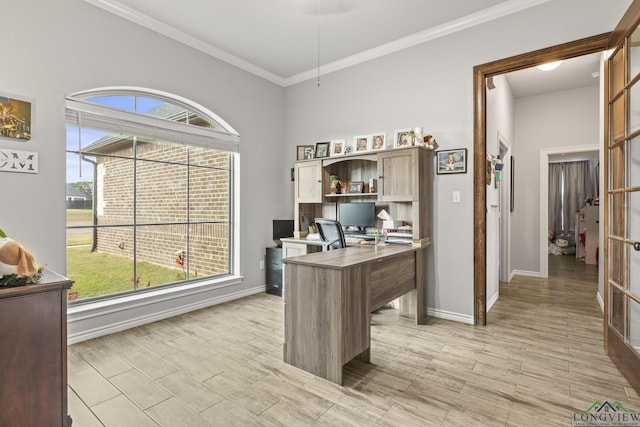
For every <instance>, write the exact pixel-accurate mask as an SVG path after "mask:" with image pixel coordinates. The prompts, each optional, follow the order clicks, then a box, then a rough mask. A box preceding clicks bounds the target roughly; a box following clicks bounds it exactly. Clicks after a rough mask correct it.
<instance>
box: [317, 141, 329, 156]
mask: <svg viewBox="0 0 640 427" xmlns="http://www.w3.org/2000/svg"><path fill="white" fill-rule="evenodd" d="M329 145H330V143H329V141H327V142H316V151H315V155H314V158H315V159H321V158H323V157H329Z"/></svg>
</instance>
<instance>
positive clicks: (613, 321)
mask: <svg viewBox="0 0 640 427" xmlns="http://www.w3.org/2000/svg"><path fill="white" fill-rule="evenodd" d="M609 289H610V290H611V291H610V292H611V293H610V294H609V324H610V325H611V326H612V327H613V329H615V330H616V331H617V332H618V333H619V334H620V336H622V337H624V323H625V322H624V303H625V298H626V297H625V295H624V294H623V293H622V292H621V291H620V290H618V288H616V287H615V286H609Z"/></svg>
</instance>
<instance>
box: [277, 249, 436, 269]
mask: <svg viewBox="0 0 640 427" xmlns="http://www.w3.org/2000/svg"><path fill="white" fill-rule="evenodd" d="M420 249H423V247H420V246H408V245H384V246H382V245H362V246H350V247H348V248H344V249H334V250H332V251H329V252H315V253H311V254H307V255H302V256H296V257H290V258H284V259H283V260H282V262H283V263H286V264H298V265H308V266H322V267H324V268H331V269H343V268H346V267H351V266H354V265H358V264H364V263H367V262H371V261H375V260H378V259H382V258H386V257H389V256H393V255H397V254H402V253H405V252H406V253H407V254H408V253H409V252H413V251H417V250H420Z"/></svg>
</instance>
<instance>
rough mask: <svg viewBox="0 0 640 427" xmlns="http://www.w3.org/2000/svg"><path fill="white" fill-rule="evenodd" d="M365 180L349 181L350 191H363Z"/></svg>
mask: <svg viewBox="0 0 640 427" xmlns="http://www.w3.org/2000/svg"><path fill="white" fill-rule="evenodd" d="M363 188H364V181H352V182H350V183H349V193H362V189H363Z"/></svg>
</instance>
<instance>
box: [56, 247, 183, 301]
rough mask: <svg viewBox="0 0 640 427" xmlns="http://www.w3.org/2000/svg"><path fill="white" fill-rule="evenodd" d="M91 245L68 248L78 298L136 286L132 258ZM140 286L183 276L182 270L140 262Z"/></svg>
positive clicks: (128, 289) (68, 274) (138, 270)
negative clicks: (100, 250)
mask: <svg viewBox="0 0 640 427" xmlns="http://www.w3.org/2000/svg"><path fill="white" fill-rule="evenodd" d="M89 249H90V246H78V247H68V248H67V276H68V277H69V278H70V279H72V280H74V282H75V283H74V285H73V287H72V288H71V291H78V292H79V299H85V298H91V297H95V296H101V295H106V294H113V293H117V292H123V291H131V290H133V286H134V284H133V260H131V259H130V258H125V257H120V256H116V255H109V254H104V253H99V252H93V253H92V252H90V251H89ZM137 272H138V277H139V278H140V279H139V283H138V289H140V288H146V287H151V286H157V285H164V284H166V283H171V282H175V281H179V280H183V279H184V275H183V273H182V270H179V269H175V268H167V267H161V266H158V265H155V264H151V263H148V262H138V267H137Z"/></svg>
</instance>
